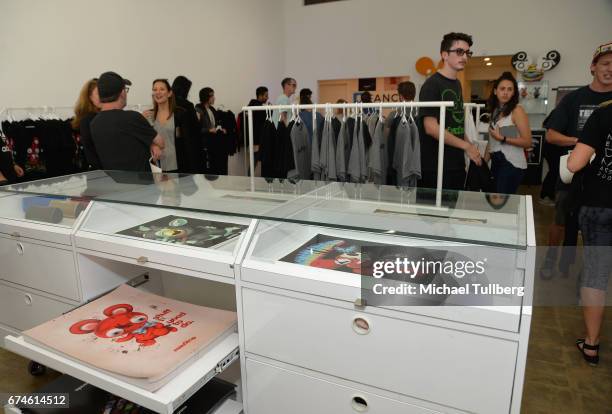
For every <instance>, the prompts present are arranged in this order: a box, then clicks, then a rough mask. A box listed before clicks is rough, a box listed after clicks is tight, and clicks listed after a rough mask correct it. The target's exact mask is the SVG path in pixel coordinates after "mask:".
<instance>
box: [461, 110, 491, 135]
mask: <svg viewBox="0 0 612 414" xmlns="http://www.w3.org/2000/svg"><path fill="white" fill-rule="evenodd" d="M485 106H486V105H485V104H477V103H464V104H463V108H464V109H465V110H466V111H467V110H469V111H470V114H471V113H472V108H476V131H478V130H479V127H480V109H481V108H484V107H485Z"/></svg>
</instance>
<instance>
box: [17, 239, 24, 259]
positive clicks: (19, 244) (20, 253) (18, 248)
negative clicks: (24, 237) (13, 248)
mask: <svg viewBox="0 0 612 414" xmlns="http://www.w3.org/2000/svg"><path fill="white" fill-rule="evenodd" d="M24 252H25V248H24V247H23V244H21V243H19V242H17V254H18V255H20V256H23V253H24Z"/></svg>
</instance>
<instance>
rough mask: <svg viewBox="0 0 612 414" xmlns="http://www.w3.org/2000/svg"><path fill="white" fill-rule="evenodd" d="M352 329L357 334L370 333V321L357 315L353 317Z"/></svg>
mask: <svg viewBox="0 0 612 414" xmlns="http://www.w3.org/2000/svg"><path fill="white" fill-rule="evenodd" d="M353 330H354V331H355V333H357V334H358V335H367V334H369V333H370V322H368V321H367V319H365V318H363V317H361V316H358V317H356V318H355V319H353Z"/></svg>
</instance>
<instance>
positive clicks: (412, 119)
mask: <svg viewBox="0 0 612 414" xmlns="http://www.w3.org/2000/svg"><path fill="white" fill-rule="evenodd" d="M414 109H416V108H415V107H414V106H412V105H410V122H411V123H413V124H414V122H415V121H414V116H413V115H412V112H413V110H414Z"/></svg>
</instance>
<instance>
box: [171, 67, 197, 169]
mask: <svg viewBox="0 0 612 414" xmlns="http://www.w3.org/2000/svg"><path fill="white" fill-rule="evenodd" d="M190 89H191V81H190V80H189V79H187V78H186V77H185V76H183V75H179V76H177V77H176V78H175V79H174V81H173V82H172V94H173V96H174V101H175V104H176V110H175V112H174V124H175V126H176V134H175V135H176V141H175V144H176V161H177V163H178V169H179V172H185V173H190V174H201V173H203V172H204V153H203V152H202V141H201V137H200V126H199V121H198V116H197V114H196V111H195V107H194V105H193V103H192V102H191V101H189V99H188V97H189V90H190Z"/></svg>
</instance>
